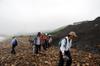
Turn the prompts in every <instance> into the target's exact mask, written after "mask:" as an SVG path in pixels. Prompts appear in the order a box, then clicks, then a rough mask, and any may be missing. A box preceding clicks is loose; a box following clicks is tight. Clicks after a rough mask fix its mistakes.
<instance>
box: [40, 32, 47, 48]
mask: <svg viewBox="0 0 100 66" xmlns="http://www.w3.org/2000/svg"><path fill="white" fill-rule="evenodd" d="M40 39H41V45H42V47H43V50H46V43H45V40H46V35H45V34H44V33H42V34H41V37H40Z"/></svg>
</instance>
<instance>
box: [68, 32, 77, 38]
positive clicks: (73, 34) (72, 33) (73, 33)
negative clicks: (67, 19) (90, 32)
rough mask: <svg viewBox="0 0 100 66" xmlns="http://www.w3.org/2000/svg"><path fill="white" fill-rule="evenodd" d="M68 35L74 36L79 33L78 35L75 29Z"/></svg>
mask: <svg viewBox="0 0 100 66" xmlns="http://www.w3.org/2000/svg"><path fill="white" fill-rule="evenodd" d="M68 35H71V36H73V37H77V35H76V33H75V32H74V31H71V32H69V34H68Z"/></svg>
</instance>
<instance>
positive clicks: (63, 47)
mask: <svg viewBox="0 0 100 66" xmlns="http://www.w3.org/2000/svg"><path fill="white" fill-rule="evenodd" d="M75 38H77V35H76V33H75V32H73V31H71V32H69V33H68V34H67V35H66V37H64V38H63V39H61V40H60V42H59V46H60V48H59V49H60V50H59V63H58V66H64V62H66V66H71V64H72V57H71V53H70V48H71V46H72V40H74V39H75ZM29 42H30V43H31V44H32V46H33V52H35V53H36V54H38V53H39V52H40V51H41V48H43V50H47V48H49V47H50V43H51V42H52V36H50V35H46V34H45V33H41V32H38V34H37V36H36V37H35V38H34V39H33V40H31V39H29ZM11 43H12V51H11V53H12V54H15V53H16V52H15V49H14V48H15V47H16V46H17V43H18V42H17V40H16V38H15V37H13V39H12V41H11Z"/></svg>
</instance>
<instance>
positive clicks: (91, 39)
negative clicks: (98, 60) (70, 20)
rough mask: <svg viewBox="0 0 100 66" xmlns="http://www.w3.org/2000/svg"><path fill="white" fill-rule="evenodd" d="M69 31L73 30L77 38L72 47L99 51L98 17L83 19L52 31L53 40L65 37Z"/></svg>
mask: <svg viewBox="0 0 100 66" xmlns="http://www.w3.org/2000/svg"><path fill="white" fill-rule="evenodd" d="M70 31H75V32H76V33H77V35H78V39H77V40H76V41H74V45H73V47H76V48H78V49H82V50H87V51H92V52H95V53H100V17H98V18H96V19H95V20H93V21H83V22H78V23H74V24H73V25H68V26H66V27H65V28H63V29H61V30H58V31H56V32H53V35H54V40H55V41H58V40H59V39H61V38H63V37H65V36H66V35H67V34H68V33H69V32H70Z"/></svg>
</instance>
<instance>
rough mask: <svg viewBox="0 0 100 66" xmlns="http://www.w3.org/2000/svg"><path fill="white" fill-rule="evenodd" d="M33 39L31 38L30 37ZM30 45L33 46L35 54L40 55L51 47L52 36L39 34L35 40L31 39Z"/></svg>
mask: <svg viewBox="0 0 100 66" xmlns="http://www.w3.org/2000/svg"><path fill="white" fill-rule="evenodd" d="M30 38H31V37H30ZM29 42H30V44H32V45H33V53H34V52H35V53H36V54H38V53H39V51H41V50H42V49H43V50H47V48H49V47H50V46H51V42H52V36H51V35H47V34H45V33H41V32H38V34H37V36H36V37H34V39H32V38H31V39H29Z"/></svg>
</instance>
